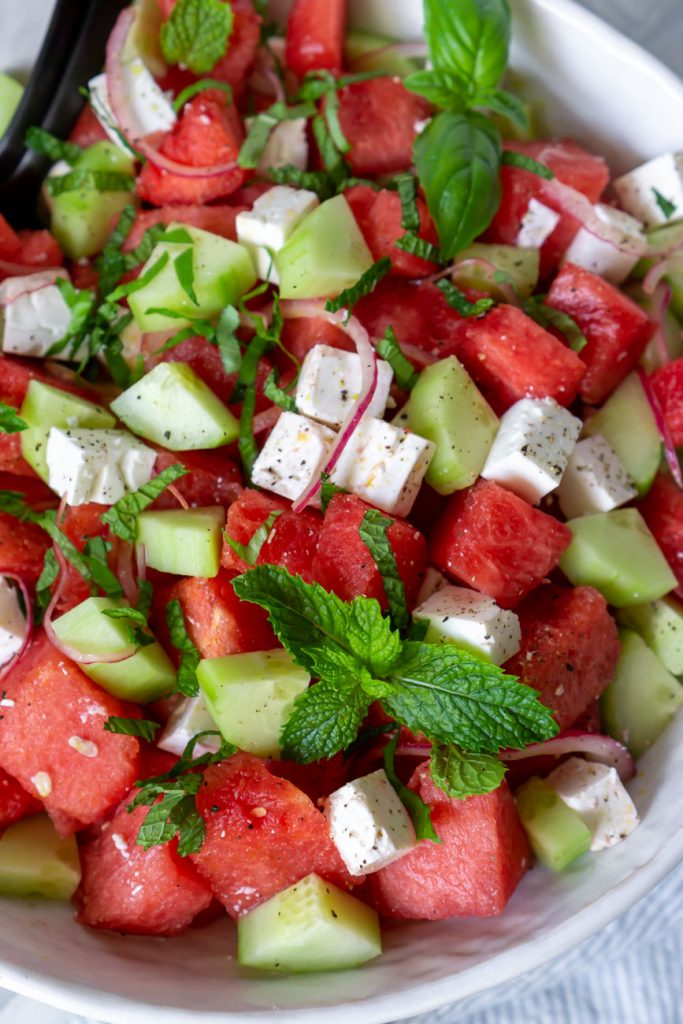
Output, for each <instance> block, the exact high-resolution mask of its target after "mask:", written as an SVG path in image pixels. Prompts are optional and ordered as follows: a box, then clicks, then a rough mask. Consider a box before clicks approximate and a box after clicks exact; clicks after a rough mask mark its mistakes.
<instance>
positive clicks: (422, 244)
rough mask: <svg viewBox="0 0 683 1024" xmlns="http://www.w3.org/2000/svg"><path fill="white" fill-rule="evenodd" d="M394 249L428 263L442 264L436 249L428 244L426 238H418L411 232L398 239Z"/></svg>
mask: <svg viewBox="0 0 683 1024" xmlns="http://www.w3.org/2000/svg"><path fill="white" fill-rule="evenodd" d="M396 248H397V249H401V250H402V251H403V252H407V253H410V255H411V256H418V257H419V258H420V259H421V260H428V261H429V262H430V263H442V262H443V260H442V258H441V253H440V252H439V250H438V249H437V247H436V246H435V245H432V243H431V242H428V241H427V240H426V238H420V236H419V235H415V234H413V232H412V231H407V232H406V233H405V235H403V237H402V238H399V239H398V241H397V242H396Z"/></svg>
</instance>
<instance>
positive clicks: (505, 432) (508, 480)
mask: <svg viewBox="0 0 683 1024" xmlns="http://www.w3.org/2000/svg"><path fill="white" fill-rule="evenodd" d="M581 426H582V424H581V420H580V419H577V417H576V416H572V414H571V413H570V412H568V411H567V410H566V409H564V408H563V407H562V406H561V405H558V404H557V402H556V401H555V399H554V398H522V399H521V400H520V401H519V402H515V404H514V405H513V406H511V407H510V408H509V409H508V410H507V412H506V413H504V414H503V416H502V417H501V421H500V427H499V430H498V433H497V435H496V438H495V440H494V442H493V445H492V446H491V450H490V451H489V454H488V457H487V459H486V462H485V464H484V468H483V469H482V471H481V475H482V476H483V477H484V479H485V480H495V482H496V483H498V484H500V485H501V486H502V487H507V488H508V489H509V490H511V491H514V493H515V494H518V495H519V496H520V498H524V499H525V500H526V501H528V502H531V504H532V505H536V504H538V502H539V501H540V500H541V498H543V497H544V496H545V495H546V494H549V493H550V491H552V490H554V489H555V488H556V487H557V485H558V484H559V482H560V480H561V479H562V474H563V473H564V470H565V467H566V465H567V461H568V459H569V456H570V454H571V452H572V449H573V448H574V444H575V442H576V439H577V437H578V436H579V433H580V431H581Z"/></svg>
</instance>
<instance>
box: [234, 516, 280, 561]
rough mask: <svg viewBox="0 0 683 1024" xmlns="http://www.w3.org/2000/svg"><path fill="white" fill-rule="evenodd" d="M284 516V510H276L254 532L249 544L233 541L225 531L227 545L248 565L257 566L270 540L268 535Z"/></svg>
mask: <svg viewBox="0 0 683 1024" xmlns="http://www.w3.org/2000/svg"><path fill="white" fill-rule="evenodd" d="M281 515H282V509H274V510H273V511H272V512H271V513H270V515H269V516H268V517H267V519H266V520H265V522H263V523H261V525H260V526H259V527H258V528H257V529H256V530H254V532H253V533H252V535H251V537H250V538H249V543H248V544H241V543H240V542H239V541H238V540H233V539H232V537H230V536H228V534H227V533H226V531H225V530H224V531H223V536H224V537H225V540H226V543H227V544H229V545H230V547H231V548H232V550H233V551H234V552H235V554H236V555H237V557H238V558H241V559H242V561H243V562H246V563H247V565H256V562H257V561H258V556H259V555H260V554H261V548H262V547H263V545H264V544H265V543H266V541H267V540H268V535H269V534H270V531H271V530H272V529H273V526H274V525H275V521H276V519H277V518H278V516H281Z"/></svg>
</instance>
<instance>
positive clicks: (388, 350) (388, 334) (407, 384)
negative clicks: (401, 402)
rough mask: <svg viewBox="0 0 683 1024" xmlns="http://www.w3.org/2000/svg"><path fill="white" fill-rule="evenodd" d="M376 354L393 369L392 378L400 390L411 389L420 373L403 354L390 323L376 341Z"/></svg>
mask: <svg viewBox="0 0 683 1024" xmlns="http://www.w3.org/2000/svg"><path fill="white" fill-rule="evenodd" d="M377 355H378V356H379V357H380V358H381V359H385V360H386V361H387V363H389V365H390V366H391V369H392V370H393V371H394V380H395V381H396V383H397V384H398V386H399V387H400V388H401V390H402V391H412V389H413V388H414V387H415V385H416V384H417V381H418V378H419V376H420V374H419V373H418V372H417V370H416V369H415V367H414V366H413V364H412V363H411V362H410V360H409V359H406V357H405V356H404V355H403V352H402V351H401V346H400V345H399V343H398V339H397V337H396V331H395V330H394V328H393V327H391V325H390V326H389V327H387V329H386V331H385V334H384V337H383V338H380V340H379V341H378V342H377Z"/></svg>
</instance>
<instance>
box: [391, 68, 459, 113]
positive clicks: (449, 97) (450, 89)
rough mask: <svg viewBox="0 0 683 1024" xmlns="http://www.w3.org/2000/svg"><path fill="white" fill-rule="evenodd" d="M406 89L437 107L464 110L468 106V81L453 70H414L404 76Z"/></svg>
mask: <svg viewBox="0 0 683 1024" xmlns="http://www.w3.org/2000/svg"><path fill="white" fill-rule="evenodd" d="M403 84H404V85H405V87H406V89H410V91H411V92H415V93H417V94H418V96H424V97H425V98H426V99H428V100H429V102H430V103H433V104H434V106H435V107H442V108H443V109H444V110H463V109H464V108H465V106H466V99H465V98H466V96H467V92H468V83H467V82H464V81H463V79H462V78H461V77H460V75H458V74H456V73H455V72H453V71H445V70H443V69H429V70H427V69H425V70H424V71H414V72H413V73H412V75H408V77H407V78H404V80H403Z"/></svg>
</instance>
